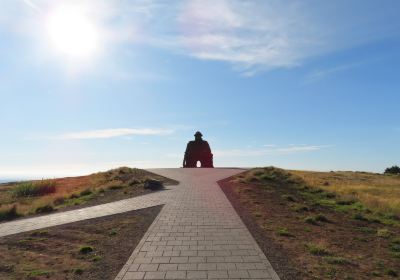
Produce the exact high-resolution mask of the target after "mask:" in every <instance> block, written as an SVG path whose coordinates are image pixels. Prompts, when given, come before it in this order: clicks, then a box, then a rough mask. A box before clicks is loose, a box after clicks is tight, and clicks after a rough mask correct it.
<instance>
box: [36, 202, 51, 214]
mask: <svg viewBox="0 0 400 280" xmlns="http://www.w3.org/2000/svg"><path fill="white" fill-rule="evenodd" d="M53 211H54V207H53V205H51V204H45V205H42V206H39V207H37V208H36V210H35V213H50V212H53Z"/></svg>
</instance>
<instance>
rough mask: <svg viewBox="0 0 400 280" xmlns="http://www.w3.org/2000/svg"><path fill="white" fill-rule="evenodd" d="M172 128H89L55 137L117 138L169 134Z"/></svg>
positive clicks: (66, 138)
mask: <svg viewBox="0 0 400 280" xmlns="http://www.w3.org/2000/svg"><path fill="white" fill-rule="evenodd" d="M173 132H174V130H172V129H159V128H111V129H100V130H87V131H79V132H70V133H65V134H61V135H58V136H57V137H55V138H56V139H60V140H79V139H102V138H103V139H104V138H116V137H122V136H136V135H140V136H144V135H147V136H149V135H150V136H154V135H167V134H171V133H173Z"/></svg>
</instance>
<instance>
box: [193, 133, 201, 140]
mask: <svg viewBox="0 0 400 280" xmlns="http://www.w3.org/2000/svg"><path fill="white" fill-rule="evenodd" d="M202 137H203V134H201V132H200V131H197V132H196V133H195V134H194V139H195V140H196V141H200V140H202V139H201V138H202Z"/></svg>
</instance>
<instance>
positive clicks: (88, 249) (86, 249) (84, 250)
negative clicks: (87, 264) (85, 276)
mask: <svg viewBox="0 0 400 280" xmlns="http://www.w3.org/2000/svg"><path fill="white" fill-rule="evenodd" d="M93 250H94V249H93V247H92V246H82V247H81V248H79V253H81V254H85V255H86V254H89V253H91V252H93Z"/></svg>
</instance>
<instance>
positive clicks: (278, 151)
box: [213, 145, 331, 157]
mask: <svg viewBox="0 0 400 280" xmlns="http://www.w3.org/2000/svg"><path fill="white" fill-rule="evenodd" d="M329 147H331V146H328V145H298V146H292V145H289V146H285V147H265V148H260V149H231V150H216V151H214V152H213V154H214V156H217V157H257V156H267V155H291V154H297V153H304V152H313V151H319V150H321V149H324V148H329Z"/></svg>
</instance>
